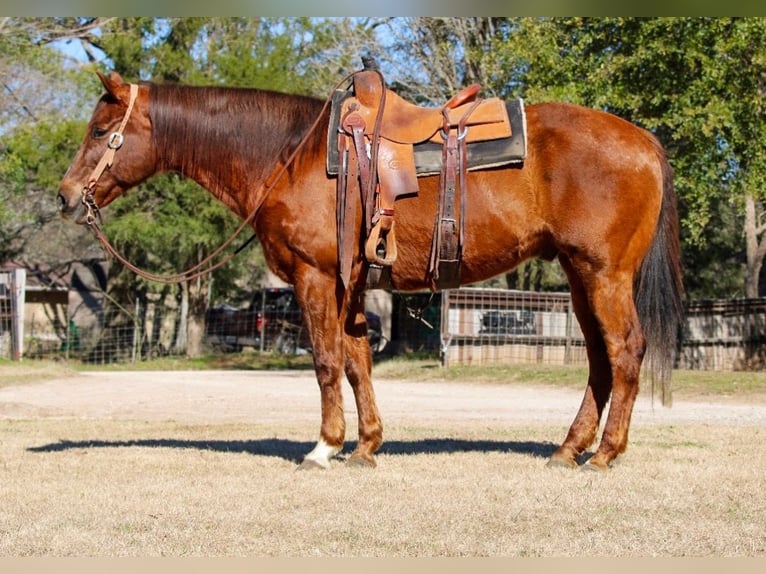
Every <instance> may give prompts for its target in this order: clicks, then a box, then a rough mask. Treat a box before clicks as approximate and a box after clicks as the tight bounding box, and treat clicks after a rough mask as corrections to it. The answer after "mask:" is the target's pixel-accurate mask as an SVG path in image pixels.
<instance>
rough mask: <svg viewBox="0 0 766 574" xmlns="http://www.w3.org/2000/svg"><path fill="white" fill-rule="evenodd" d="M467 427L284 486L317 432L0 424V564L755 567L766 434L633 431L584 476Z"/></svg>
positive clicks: (401, 430) (510, 436)
mask: <svg viewBox="0 0 766 574" xmlns="http://www.w3.org/2000/svg"><path fill="white" fill-rule="evenodd" d="M475 426H476V425H472V426H471V427H465V428H461V427H457V428H456V427H455V426H454V425H451V424H446V423H445V424H444V425H443V426H440V425H438V426H430V427H427V428H425V427H413V426H408V427H398V428H397V427H393V428H390V429H389V430H388V442H387V443H386V445H385V446H384V448H383V451H382V453H381V455H380V457H379V468H378V469H376V470H374V471H370V470H365V469H358V468H351V467H347V466H345V465H344V464H343V462H342V460H339V461H337V462H336V463H335V464H334V466H333V468H331V469H330V470H329V471H327V472H297V471H296V470H295V460H296V459H298V458H299V457H300V456H301V455H302V454H304V453H305V452H306V451H307V450H308V449H310V447H311V446H312V445H311V444H309V443H307V442H305V437H306V436H310V433H311V432H312V431H313V430H314V429H313V428H308V427H302V426H294V427H292V428H289V427H286V428H280V429H279V431H278V434H275V431H274V429H273V428H271V427H265V426H257V425H235V424H215V425H188V424H179V423H175V422H152V423H147V422H140V421H135V422H126V421H108V420H95V421H93V420H91V421H80V420H16V421H12V420H5V421H0V434H1V436H2V437H3V438H2V444H0V484H2V489H3V504H2V506H0V555H3V556H399V557H411V556H763V555H764V554H765V553H766V503H765V502H764V500H765V499H764V494H763V476H764V472H766V457H765V455H764V453H763V449H762V448H760V445H761V444H762V443H763V441H764V439H765V438H766V431H765V430H764V429H761V428H753V427H747V426H739V427H727V428H715V427H710V426H709V425H699V426H684V427H683V428H680V427H654V426H646V427H634V429H633V433H632V434H633V442H632V446H631V449H630V452H629V454H628V455H627V458H626V460H625V462H624V463H623V464H622V465H621V466H620V467H619V468H618V469H616V470H615V471H613V472H610V473H606V474H594V473H589V472H573V471H566V470H559V469H554V470H550V469H546V468H545V467H544V465H545V457H546V456H547V455H549V454H550V452H551V449H552V448H553V445H551V444H550V443H549V442H547V441H548V439H549V437H551V436H558V435H560V434H561V433H562V432H563V430H564V429H561V428H551V427H550V426H533V427H510V428H508V427H506V428H493V427H483V428H475ZM351 430H353V429H351ZM487 437H491V439H488V438H487ZM754 446H755V448H754Z"/></svg>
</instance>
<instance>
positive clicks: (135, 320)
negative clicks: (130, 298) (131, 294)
mask: <svg viewBox="0 0 766 574" xmlns="http://www.w3.org/2000/svg"><path fill="white" fill-rule="evenodd" d="M140 313H141V300H140V299H139V298H138V297H136V310H135V315H133V349H132V352H131V354H130V362H131V363H135V362H136V355H137V354H138V345H139V340H140V337H141V335H140V333H139V329H140V328H141V320H140V318H139V317H140Z"/></svg>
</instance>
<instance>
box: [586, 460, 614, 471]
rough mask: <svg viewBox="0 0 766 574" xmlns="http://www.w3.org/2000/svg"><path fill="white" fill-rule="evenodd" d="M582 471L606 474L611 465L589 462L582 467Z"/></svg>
mask: <svg viewBox="0 0 766 574" xmlns="http://www.w3.org/2000/svg"><path fill="white" fill-rule="evenodd" d="M580 470H583V471H585V472H606V471H608V470H609V465H608V464H606V465H601V464H593V463H592V462H591V461H588V462H586V463H585V464H583V465H582V466H581V467H580Z"/></svg>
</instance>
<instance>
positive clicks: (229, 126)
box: [157, 89, 300, 218]
mask: <svg viewBox="0 0 766 574" xmlns="http://www.w3.org/2000/svg"><path fill="white" fill-rule="evenodd" d="M199 96H200V97H199V99H198V101H199V104H197V105H196V106H195V107H194V109H180V110H179V108H181V106H180V105H178V104H176V106H178V107H177V108H176V109H172V108H171V107H170V106H168V108H169V109H170V111H168V112H165V116H164V118H163V120H162V123H163V128H164V132H162V130H160V132H161V134H162V135H160V136H158V142H157V144H158V145H157V149H158V153H159V156H160V157H159V165H160V169H161V170H162V171H174V172H178V173H181V174H182V175H183V176H185V177H188V178H190V179H193V180H194V181H195V182H197V183H198V184H199V185H200V186H202V187H203V188H205V189H206V190H208V191H209V192H210V193H211V194H212V195H214V196H215V197H216V198H218V199H219V200H221V201H222V202H223V203H224V204H225V205H226V206H227V207H229V208H230V209H231V210H232V211H234V212H235V213H236V214H237V215H239V216H240V217H243V218H244V217H247V216H248V215H249V214H250V213H251V212H252V211H253V210H254V209H255V208H256V205H257V203H258V201H259V198H260V196H261V195H262V188H263V186H264V182H265V181H266V180H267V179H268V178H269V176H270V175H271V174H272V172H273V171H274V169H275V167H276V165H277V164H278V163H279V160H280V159H281V157H282V155H283V154H284V150H285V148H286V147H289V146H290V145H291V142H292V141H293V140H294V138H295V133H296V130H299V129H300V126H296V125H295V120H293V119H292V118H291V117H290V116H291V115H293V114H289V113H287V114H285V113H284V112H283V111H282V113H280V111H281V110H276V111H272V110H273V108H274V105H272V100H271V99H270V98H272V99H274V100H275V101H276V99H277V98H279V96H274V95H271V94H270V93H265V92H260V91H257V90H253V91H252V93H244V92H239V93H226V92H221V91H215V90H214V89H211V90H210V92H206V91H204V90H201V91H199ZM256 101H257V104H256V103H254V102H256ZM288 101H289V100H288ZM282 105H284V104H282ZM222 109H225V110H232V111H229V112H228V113H226V114H222V113H221V110H222ZM288 111H289V110H288ZM286 117H287V119H286Z"/></svg>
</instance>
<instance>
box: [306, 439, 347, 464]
mask: <svg viewBox="0 0 766 574" xmlns="http://www.w3.org/2000/svg"><path fill="white" fill-rule="evenodd" d="M339 452H340V449H339V448H338V447H334V446H330V445H329V444H327V443H326V442H325V441H324V439H321V438H320V439H319V442H318V443H317V445H316V446H315V447H314V450H312V451H311V452H310V453H308V454H307V455H306V456H305V457H304V458H303V464H306V462H309V463H314V464H316V465H317V466H320V467H322V468H330V459H331V458H332V457H334V456H335V455H336V454H338V453H339Z"/></svg>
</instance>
